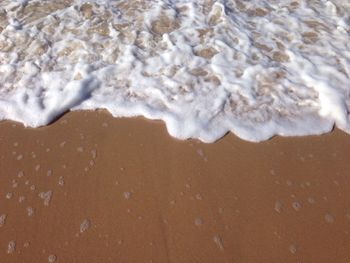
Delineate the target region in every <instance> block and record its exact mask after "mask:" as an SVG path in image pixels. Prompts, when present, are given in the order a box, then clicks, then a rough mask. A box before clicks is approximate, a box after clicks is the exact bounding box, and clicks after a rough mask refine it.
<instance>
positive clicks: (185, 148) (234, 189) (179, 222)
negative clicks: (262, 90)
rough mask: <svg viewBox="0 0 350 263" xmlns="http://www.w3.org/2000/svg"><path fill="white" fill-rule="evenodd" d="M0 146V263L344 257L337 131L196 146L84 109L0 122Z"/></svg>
mask: <svg viewBox="0 0 350 263" xmlns="http://www.w3.org/2000/svg"><path fill="white" fill-rule="evenodd" d="M0 145H1V149H2V151H1V154H0V167H1V176H0V218H1V216H2V215H6V217H5V220H4V222H3V224H2V225H1V220H0V256H1V258H4V259H5V260H6V262H9V263H11V262H28V263H30V262H48V260H53V259H55V261H52V262H98V261H101V262H102V261H103V262H232V261H235V262H258V261H259V262H276V263H277V262H282V261H283V262H286V263H288V262H334V261H336V262H346V261H347V260H349V259H350V251H349V250H348V249H347V247H349V245H350V234H349V231H350V228H349V223H350V203H349V202H348V201H347V200H349V198H350V194H349V193H350V191H349V190H350V184H349V181H350V180H349V179H350V174H349V173H348V171H349V170H350V163H349V162H347V159H348V156H349V155H350V137H349V135H347V134H345V133H343V132H341V131H339V130H337V129H335V130H334V131H333V132H331V133H328V134H324V135H318V136H306V137H279V136H277V137H274V138H272V139H270V140H268V141H264V142H260V143H251V142H247V141H243V140H241V139H238V138H237V137H235V136H234V135H232V134H227V135H225V136H224V137H223V138H222V139H220V140H219V141H217V142H215V143H212V144H205V143H201V142H199V141H198V140H192V139H191V140H186V141H179V140H176V139H174V138H172V137H170V135H168V133H167V131H166V129H165V126H164V124H163V123H162V122H161V121H150V120H145V119H143V118H113V117H112V116H110V115H109V114H108V113H106V112H104V111H97V112H88V111H83V112H70V113H68V114H65V115H64V116H62V118H60V119H59V120H57V121H55V122H54V123H53V124H51V125H49V126H45V127H41V128H35V129H33V128H24V127H23V126H22V125H20V124H17V123H13V122H10V121H2V122H0ZM11 241H14V242H15V247H14V249H13V250H11V249H10V250H9V248H11V246H10V247H9V244H10V242H11ZM11 244H12V243H11ZM49 262H50V261H49Z"/></svg>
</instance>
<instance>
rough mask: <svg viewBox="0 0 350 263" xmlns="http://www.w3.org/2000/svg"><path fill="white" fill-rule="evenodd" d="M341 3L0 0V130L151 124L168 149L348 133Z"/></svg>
mask: <svg viewBox="0 0 350 263" xmlns="http://www.w3.org/2000/svg"><path fill="white" fill-rule="evenodd" d="M349 37H350V2H349V1H344V0H332V1H323V0H278V1H277V0H269V1H268V0H250V1H243V0H226V1H225V0H221V1H213V0H177V1H176V0H127V1H124V0H120V1H113V0H95V1H84V0H54V1H52V0H1V1H0V120H5V119H10V120H14V121H19V122H22V123H24V124H25V125H26V126H31V127H38V126H42V125H46V124H48V123H50V122H52V121H53V120H54V119H55V118H56V117H57V116H59V115H61V114H62V113H64V112H66V111H69V110H93V109H99V108H101V109H107V110H108V111H109V112H110V113H111V114H112V115H113V116H115V117H131V116H145V117H146V118H149V119H161V120H163V121H164V122H165V123H166V127H167V129H168V131H169V133H170V134H171V135H172V136H174V137H176V138H179V139H186V138H198V139H200V140H202V141H204V142H213V141H215V140H217V139H219V138H220V137H222V136H223V135H224V134H225V133H227V132H232V133H234V134H236V135H237V136H239V137H240V138H242V139H245V140H249V141H262V140H266V139H268V138H270V137H271V136H273V135H282V136H292V135H308V134H321V133H325V132H328V131H330V130H331V129H332V128H333V127H334V125H336V126H337V127H338V128H339V129H342V130H344V131H346V132H348V133H349V132H350V119H349V118H350V117H349V109H350V78H349V76H350V41H349V39H350V38H349Z"/></svg>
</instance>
